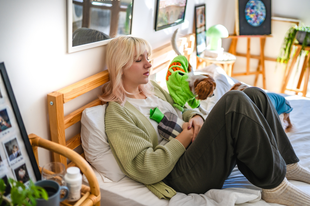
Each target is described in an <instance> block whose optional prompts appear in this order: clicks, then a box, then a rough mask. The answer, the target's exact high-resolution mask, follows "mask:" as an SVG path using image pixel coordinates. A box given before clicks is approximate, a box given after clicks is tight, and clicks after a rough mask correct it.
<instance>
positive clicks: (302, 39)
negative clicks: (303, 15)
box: [277, 26, 310, 63]
mask: <svg viewBox="0 0 310 206" xmlns="http://www.w3.org/2000/svg"><path fill="white" fill-rule="evenodd" d="M294 43H298V44H301V45H302V48H301V49H302V50H303V49H304V48H305V47H306V46H308V45H309V46H310V27H307V26H294V27H291V28H290V29H289V30H288V31H287V33H286V36H285V38H284V41H283V44H282V47H281V50H280V55H279V57H278V59H277V60H278V62H281V63H288V61H289V60H290V56H291V51H292V46H293V44H294ZM300 54H301V53H300Z"/></svg>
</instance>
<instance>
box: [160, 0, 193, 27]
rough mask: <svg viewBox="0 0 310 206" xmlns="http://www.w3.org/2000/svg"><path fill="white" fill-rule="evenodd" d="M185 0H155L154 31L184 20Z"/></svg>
mask: <svg viewBox="0 0 310 206" xmlns="http://www.w3.org/2000/svg"><path fill="white" fill-rule="evenodd" d="M186 4H187V0H157V7H156V17H155V31H158V30H161V29H165V28H168V27H171V26H175V25H178V24H181V23H183V22H184V19H185V11H186Z"/></svg>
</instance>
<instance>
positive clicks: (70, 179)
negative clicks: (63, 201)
mask: <svg viewBox="0 0 310 206" xmlns="http://www.w3.org/2000/svg"><path fill="white" fill-rule="evenodd" d="M65 181H66V183H67V187H68V189H69V195H68V198H67V200H68V201H69V202H71V201H77V200H79V199H80V198H81V188H82V175H81V173H80V169H79V168H77V167H69V168H68V169H67V173H66V175H65Z"/></svg>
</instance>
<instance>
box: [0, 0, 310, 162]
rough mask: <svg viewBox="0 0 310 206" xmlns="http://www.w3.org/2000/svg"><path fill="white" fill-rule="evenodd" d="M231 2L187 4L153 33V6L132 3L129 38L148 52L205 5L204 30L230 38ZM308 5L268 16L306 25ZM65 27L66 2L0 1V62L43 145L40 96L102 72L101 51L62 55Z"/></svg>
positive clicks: (282, 3) (283, 3)
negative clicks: (177, 21)
mask: <svg viewBox="0 0 310 206" xmlns="http://www.w3.org/2000/svg"><path fill="white" fill-rule="evenodd" d="M233 2H234V1H233V0H217V1H214V0H195V1H192V0H188V5H187V10H186V16H185V17H186V20H185V22H184V23H183V24H182V25H178V26H175V27H173V28H168V29H164V30H160V31H157V32H155V31H154V13H155V5H156V1H155V0H135V2H134V15H133V27H132V33H133V35H135V36H139V37H143V38H145V39H146V40H148V41H149V42H150V43H151V45H152V46H153V48H156V47H159V46H161V45H163V44H165V43H168V42H169V41H170V38H171V34H172V32H173V31H174V30H175V29H176V28H177V27H179V28H181V34H184V35H185V34H188V33H191V32H192V28H193V19H194V6H195V4H198V3H206V4H207V27H209V26H211V25H214V24H218V23H220V24H224V25H225V26H226V27H227V28H228V29H229V31H230V32H232V31H233V22H234V3H233ZM309 2H310V1H309V0H295V1H294V2H293V3H291V0H273V3H272V6H273V13H274V14H277V15H278V16H286V14H287V15H289V16H290V17H295V18H300V19H302V20H303V21H304V22H308V24H309V14H308V13H307V10H309V8H310V6H309ZM298 3H303V4H306V3H307V4H308V6H298V5H296V4H298ZM282 8H283V10H282ZM66 27H67V25H66V0H49V1H48V0H27V1H25V0H14V1H12V0H0V62H2V61H3V62H5V66H6V68H7V70H8V74H9V77H10V80H11V84H12V87H13V90H14V92H15V96H16V99H17V102H18V105H19V109H20V111H21V114H22V117H23V120H24V123H25V126H26V129H27V132H28V133H35V134H37V135H39V136H41V137H43V138H46V139H49V138H50V135H49V126H48V115H47V106H46V105H47V102H46V95H47V94H48V93H50V92H52V91H54V90H57V89H60V88H62V87H64V86H67V85H69V84H71V83H73V82H76V81H78V80H81V79H82V78H84V77H87V76H90V75H92V74H95V73H97V72H99V71H101V70H102V69H103V68H104V60H103V55H104V46H101V47H97V48H93V49H89V50H84V51H80V52H76V53H71V54H68V53H67V48H66V46H67V29H66ZM227 47H228V43H226V45H225V48H227ZM49 160H50V159H49V155H48V152H46V151H42V150H40V165H42V164H44V163H46V162H48V161H49Z"/></svg>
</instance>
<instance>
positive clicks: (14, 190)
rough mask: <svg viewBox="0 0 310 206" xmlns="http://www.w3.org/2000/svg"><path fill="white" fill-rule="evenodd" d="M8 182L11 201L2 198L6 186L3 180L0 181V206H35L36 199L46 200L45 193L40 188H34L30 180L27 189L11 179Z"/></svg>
mask: <svg viewBox="0 0 310 206" xmlns="http://www.w3.org/2000/svg"><path fill="white" fill-rule="evenodd" d="M8 181H9V183H10V185H11V191H10V193H11V200H10V199H9V198H7V197H5V196H4V193H5V191H6V190H5V189H6V187H7V185H6V184H5V182H4V181H3V179H0V205H9V206H31V205H37V201H36V199H38V198H42V199H45V200H47V199H48V195H47V193H46V191H45V190H44V189H43V188H42V187H38V186H36V185H35V184H34V183H33V182H32V181H31V180H30V183H29V186H28V187H26V186H25V185H24V184H23V183H21V182H19V181H17V180H14V179H11V178H9V180H8ZM3 202H4V204H3ZM5 203H6V204H5Z"/></svg>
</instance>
